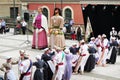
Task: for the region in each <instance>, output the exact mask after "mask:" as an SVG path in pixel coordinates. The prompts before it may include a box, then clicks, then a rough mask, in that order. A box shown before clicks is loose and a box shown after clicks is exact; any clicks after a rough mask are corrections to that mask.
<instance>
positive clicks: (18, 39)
mask: <svg viewBox="0 0 120 80" xmlns="http://www.w3.org/2000/svg"><path fill="white" fill-rule="evenodd" d="M26 40H28V41H30V43H29V44H27V43H26ZM31 41H32V35H28V36H27V35H13V29H11V30H10V32H9V33H6V34H0V65H1V64H2V63H3V62H5V57H6V56H11V57H12V58H13V60H17V59H18V57H19V50H20V49H26V51H27V53H29V54H30V58H31V59H32V60H33V61H35V56H36V55H38V54H42V53H43V50H34V49H31ZM72 43H77V41H73V40H66V46H67V47H69V46H71V45H72ZM13 70H14V72H15V73H16V76H17V77H18V66H17V65H14V66H13ZM34 70H35V68H34V67H33V72H34ZM3 74H4V73H3V72H2V71H0V75H1V76H3ZM119 75H120V56H117V61H116V64H114V65H112V64H108V65H107V66H106V67H101V66H96V67H95V69H94V70H93V71H92V72H90V73H87V72H85V73H84V74H83V75H80V74H76V75H75V74H73V75H72V77H71V80H120V76H119Z"/></svg>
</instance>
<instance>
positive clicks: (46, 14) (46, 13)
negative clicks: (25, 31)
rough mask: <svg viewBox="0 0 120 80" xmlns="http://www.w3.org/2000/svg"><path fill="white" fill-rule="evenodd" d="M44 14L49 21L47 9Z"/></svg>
mask: <svg viewBox="0 0 120 80" xmlns="http://www.w3.org/2000/svg"><path fill="white" fill-rule="evenodd" d="M43 14H44V15H45V16H46V17H47V19H48V10H47V8H43Z"/></svg>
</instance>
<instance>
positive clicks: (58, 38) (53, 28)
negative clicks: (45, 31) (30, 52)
mask: <svg viewBox="0 0 120 80" xmlns="http://www.w3.org/2000/svg"><path fill="white" fill-rule="evenodd" d="M60 12H61V11H60V9H59V8H55V10H54V16H52V17H51V24H50V30H49V34H50V41H49V46H50V47H51V49H53V47H54V46H58V47H61V48H64V47H65V37H64V33H63V24H64V19H63V17H62V16H61V14H60Z"/></svg>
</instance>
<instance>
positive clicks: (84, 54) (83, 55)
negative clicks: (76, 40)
mask: <svg viewBox="0 0 120 80" xmlns="http://www.w3.org/2000/svg"><path fill="white" fill-rule="evenodd" d="M79 52H80V57H79V59H78V62H77V64H76V67H75V70H74V71H75V73H76V72H77V71H78V69H79V67H80V69H81V70H80V73H81V74H83V73H84V67H85V64H86V62H87V59H88V57H89V52H88V45H87V44H85V41H84V40H81V46H80V50H79Z"/></svg>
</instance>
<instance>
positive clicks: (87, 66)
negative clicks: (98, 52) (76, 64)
mask: <svg viewBox="0 0 120 80" xmlns="http://www.w3.org/2000/svg"><path fill="white" fill-rule="evenodd" d="M94 68H95V56H94V55H90V56H89V57H88V60H87V62H86V64H85V68H84V71H86V72H90V71H92V69H94Z"/></svg>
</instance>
